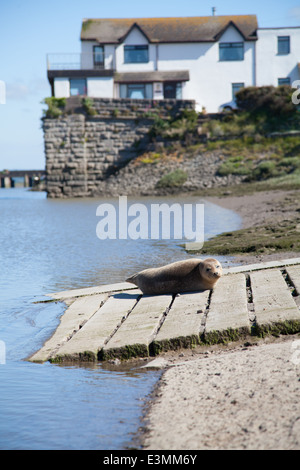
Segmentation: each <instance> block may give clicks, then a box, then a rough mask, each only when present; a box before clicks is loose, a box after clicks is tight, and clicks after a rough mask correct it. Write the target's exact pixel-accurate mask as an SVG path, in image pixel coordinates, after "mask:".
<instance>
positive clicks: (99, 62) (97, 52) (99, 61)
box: [94, 46, 104, 68]
mask: <svg viewBox="0 0 300 470" xmlns="http://www.w3.org/2000/svg"><path fill="white" fill-rule="evenodd" d="M94 67H95V68H100V67H101V68H102V67H104V47H103V46H94Z"/></svg>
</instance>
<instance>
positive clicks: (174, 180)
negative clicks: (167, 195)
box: [156, 169, 187, 188]
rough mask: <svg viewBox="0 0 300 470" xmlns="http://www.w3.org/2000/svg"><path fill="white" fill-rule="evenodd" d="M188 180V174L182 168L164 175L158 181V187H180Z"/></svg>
mask: <svg viewBox="0 0 300 470" xmlns="http://www.w3.org/2000/svg"><path fill="white" fill-rule="evenodd" d="M186 181H187V174H186V172H185V171H182V170H180V169H177V170H174V171H172V172H171V173H168V174H167V175H164V176H163V177H162V178H161V179H160V180H159V181H158V182H157V183H156V187H157V188H178V187H180V186H182V185H183V184H184V183H185V182H186Z"/></svg>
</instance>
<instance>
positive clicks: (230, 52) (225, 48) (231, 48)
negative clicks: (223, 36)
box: [219, 42, 244, 61]
mask: <svg viewBox="0 0 300 470" xmlns="http://www.w3.org/2000/svg"><path fill="white" fill-rule="evenodd" d="M219 58H220V60H221V61H223V60H244V43H243V42H222V43H220V44H219Z"/></svg>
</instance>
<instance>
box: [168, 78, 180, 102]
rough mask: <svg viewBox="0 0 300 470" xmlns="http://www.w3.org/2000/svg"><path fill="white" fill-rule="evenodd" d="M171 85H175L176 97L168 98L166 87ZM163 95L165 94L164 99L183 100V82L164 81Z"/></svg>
mask: <svg viewBox="0 0 300 470" xmlns="http://www.w3.org/2000/svg"><path fill="white" fill-rule="evenodd" d="M168 85H171V86H173V89H174V92H175V97H174V98H166V97H165V88H166V87H167V86H168ZM163 95H164V100H168V99H171V100H181V99H182V82H178V81H172V82H164V83H163Z"/></svg>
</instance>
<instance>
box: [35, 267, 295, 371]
mask: <svg viewBox="0 0 300 470" xmlns="http://www.w3.org/2000/svg"><path fill="white" fill-rule="evenodd" d="M49 296H50V297H51V298H52V300H55V301H62V302H65V303H66V305H67V309H66V311H65V313H64V314H63V315H62V317H61V321H60V324H59V326H58V328H57V329H56V331H55V332H54V334H53V336H52V337H51V338H50V339H49V340H48V341H46V343H45V344H44V346H43V347H42V348H41V349H40V350H39V351H37V352H36V353H35V354H33V356H31V357H30V358H29V360H30V361H32V362H44V361H51V362H69V361H101V360H108V359H114V358H119V359H129V358H133V357H148V356H154V355H157V354H159V353H160V352H162V351H168V350H175V349H179V348H191V347H193V346H195V345H200V344H215V343H224V342H228V341H235V340H238V339H240V338H246V337H247V336H250V335H254V336H264V335H266V334H275V335H279V334H294V333H297V332H300V258H294V259H288V260H283V261H274V262H267V263H261V264H253V265H248V266H238V267H232V268H228V269H225V270H224V275H223V277H222V278H221V279H220V280H219V282H218V283H217V285H216V287H215V288H214V290H213V291H204V292H190V293H183V294H179V295H171V294H170V295H156V296H150V295H143V294H142V292H141V291H140V290H139V289H137V288H136V287H135V286H134V285H132V284H129V283H127V282H124V283H118V284H112V285H103V286H96V287H90V288H85V289H75V290H69V291H64V292H59V293H54V294H49Z"/></svg>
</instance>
